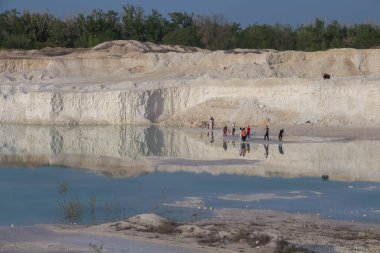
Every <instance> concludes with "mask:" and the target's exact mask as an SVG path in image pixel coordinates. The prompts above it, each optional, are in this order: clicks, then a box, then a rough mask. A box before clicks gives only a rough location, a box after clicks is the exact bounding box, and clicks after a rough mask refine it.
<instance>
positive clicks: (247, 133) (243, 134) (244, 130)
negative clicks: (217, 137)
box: [208, 116, 285, 141]
mask: <svg viewBox="0 0 380 253" xmlns="http://www.w3.org/2000/svg"><path fill="white" fill-rule="evenodd" d="M214 126H215V119H214V117H213V116H211V117H210V119H209V121H208V129H210V130H214ZM231 128H232V131H230V129H228V127H227V125H225V126H224V127H223V138H226V137H228V135H230V134H231V135H232V136H234V135H235V132H236V123H235V122H234V123H232V126H231ZM284 132H285V130H284V129H281V130H280V132H279V134H278V140H279V141H282V136H283V135H284ZM250 137H251V127H250V126H247V127H241V128H240V138H241V141H246V140H249V139H250ZM264 140H267V141H269V127H268V125H266V126H265V134H264Z"/></svg>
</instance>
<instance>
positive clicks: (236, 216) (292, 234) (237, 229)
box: [0, 209, 380, 253]
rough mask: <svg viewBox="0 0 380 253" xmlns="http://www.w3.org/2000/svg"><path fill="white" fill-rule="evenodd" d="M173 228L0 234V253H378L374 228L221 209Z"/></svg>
mask: <svg viewBox="0 0 380 253" xmlns="http://www.w3.org/2000/svg"><path fill="white" fill-rule="evenodd" d="M216 213H217V216H216V217H215V218H212V219H209V220H199V221H197V220H194V221H192V222H184V223H178V222H173V221H168V220H166V219H164V218H161V217H159V216H156V215H153V214H144V215H138V216H135V217H132V218H130V219H127V220H124V221H119V222H113V223H108V224H103V225H99V226H91V227H83V226H63V225H37V226H31V227H13V228H12V227H3V228H0V242H1V243H0V252H10V253H15V252H57V253H58V252H130V253H134V252H155V253H157V252H186V253H193V252H266V253H270V252H273V253H277V252H289V253H290V252H303V253H309V252H320V253H328V252H331V253H340V252H342V253H343V252H353V253H354V252H355V253H359V252H361V253H364V252H365V253H370V252H380V226H378V225H369V224H360V223H353V222H344V221H334V220H324V219H320V218H319V217H317V216H310V215H300V214H289V213H283V212H275V211H263V210H241V209H223V210H217V211H216Z"/></svg>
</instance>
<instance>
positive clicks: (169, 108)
mask: <svg viewBox="0 0 380 253" xmlns="http://www.w3.org/2000/svg"><path fill="white" fill-rule="evenodd" d="M0 59H1V61H0V122H3V123H28V124H61V125H77V124H150V123H159V124H166V125H187V126H198V125H200V124H202V121H204V120H207V119H208V118H209V117H210V115H213V116H214V117H215V118H216V119H217V120H216V124H217V126H221V125H223V124H225V123H228V122H232V121H236V122H241V123H250V124H264V123H267V122H268V121H270V122H271V123H274V124H284V123H286V124H301V123H305V122H306V121H310V122H311V123H314V124H318V125H356V126H380V114H379V113H378V112H379V111H380V61H379V59H380V50H379V49H368V50H355V49H336V50H329V51H323V52H293V51H286V52H277V51H274V50H242V49H236V50H230V51H215V52H211V51H207V50H201V49H198V48H191V47H180V46H160V45H154V44H151V43H140V42H136V41H112V42H105V43H102V44H100V45H98V46H96V47H94V48H92V49H62V48H56V49H49V48H46V49H43V50H39V51H38V50H31V51H19V50H2V51H0ZM325 72H327V73H329V74H330V75H331V79H329V80H324V79H323V78H322V75H323V73H325Z"/></svg>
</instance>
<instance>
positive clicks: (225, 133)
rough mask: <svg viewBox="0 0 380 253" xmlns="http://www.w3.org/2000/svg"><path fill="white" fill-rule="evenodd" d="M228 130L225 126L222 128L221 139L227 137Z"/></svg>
mask: <svg viewBox="0 0 380 253" xmlns="http://www.w3.org/2000/svg"><path fill="white" fill-rule="evenodd" d="M227 132H228V128H227V125H225V126H224V127H223V137H227Z"/></svg>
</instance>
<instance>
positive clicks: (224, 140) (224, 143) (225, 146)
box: [223, 139, 227, 151]
mask: <svg viewBox="0 0 380 253" xmlns="http://www.w3.org/2000/svg"><path fill="white" fill-rule="evenodd" d="M223 148H224V150H225V151H227V140H226V139H223Z"/></svg>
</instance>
